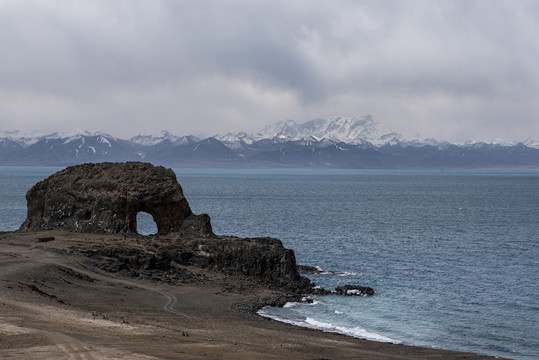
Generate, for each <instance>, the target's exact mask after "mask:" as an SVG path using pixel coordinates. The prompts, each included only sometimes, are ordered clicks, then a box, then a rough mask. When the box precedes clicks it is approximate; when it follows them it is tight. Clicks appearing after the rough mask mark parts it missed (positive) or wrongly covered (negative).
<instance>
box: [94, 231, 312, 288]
mask: <svg viewBox="0 0 539 360" xmlns="http://www.w3.org/2000/svg"><path fill="white" fill-rule="evenodd" d="M86 255H87V256H89V257H90V258H93V259H95V260H98V261H100V262H101V263H102V264H103V265H102V268H103V270H107V271H113V272H125V273H126V274H129V275H131V276H138V275H139V274H141V273H143V272H144V271H149V270H159V271H161V272H172V273H174V271H175V270H178V269H180V268H181V267H182V266H189V267H191V266H192V267H197V268H202V269H207V270H211V271H214V272H218V273H224V274H227V275H236V276H237V275H239V276H245V277H248V278H249V279H252V280H255V281H257V282H259V283H261V284H265V285H270V286H271V287H273V288H276V289H280V290H285V291H287V292H290V293H309V292H311V289H312V287H313V286H314V284H312V282H311V281H310V280H309V279H307V278H304V277H302V276H301V275H300V274H299V273H298V271H297V268H296V258H295V255H294V251H292V250H290V249H286V248H285V247H284V246H283V244H282V243H281V241H280V240H277V239H272V238H247V239H241V238H235V237H222V236H216V237H211V238H209V237H198V238H181V237H178V238H177V239H176V240H172V239H161V238H160V237H156V238H154V239H152V241H151V246H134V244H133V243H132V242H130V241H128V240H127V241H119V242H111V243H110V244H107V245H106V246H99V245H96V246H95V249H92V250H90V251H87V252H86Z"/></svg>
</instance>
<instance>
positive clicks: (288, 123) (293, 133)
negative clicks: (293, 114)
mask: <svg viewBox="0 0 539 360" xmlns="http://www.w3.org/2000/svg"><path fill="white" fill-rule="evenodd" d="M297 134H298V124H296V122H295V121H294V120H290V119H288V120H281V121H278V122H276V123H274V124H271V125H268V126H266V127H265V128H264V129H262V131H260V133H259V134H257V135H260V137H262V138H269V139H274V138H280V139H289V138H295V137H297Z"/></svg>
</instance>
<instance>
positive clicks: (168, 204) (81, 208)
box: [20, 162, 213, 236]
mask: <svg viewBox="0 0 539 360" xmlns="http://www.w3.org/2000/svg"><path fill="white" fill-rule="evenodd" d="M26 200H27V203H28V216H27V218H26V221H25V222H24V223H23V224H22V225H21V227H20V230H21V231H35V230H53V229H66V230H72V231H80V232H104V233H136V232H137V217H136V216H137V213H138V212H140V211H144V212H147V213H149V214H150V215H152V217H153V219H154V221H155V223H156V225H157V230H158V233H159V234H161V235H162V234H168V233H170V232H175V233H181V234H183V235H185V236H189V235H193V236H194V235H213V233H212V228H211V224H210V219H209V217H208V215H194V214H193V213H192V211H191V209H190V207H189V204H188V203H187V200H186V199H185V197H184V196H183V191H182V188H181V186H180V184H179V183H178V181H177V180H176V175H175V174H174V172H173V171H172V170H171V169H165V168H164V167H161V166H153V165H151V164H148V163H141V162H127V163H99V164H83V165H78V166H72V167H68V168H66V169H64V170H62V171H59V172H57V173H55V174H53V175H51V176H50V177H48V178H47V179H45V180H43V181H41V182H39V183H37V184H36V185H34V186H33V187H32V188H31V189H30V190H29V191H28V193H27V194H26Z"/></svg>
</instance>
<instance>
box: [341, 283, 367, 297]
mask: <svg viewBox="0 0 539 360" xmlns="http://www.w3.org/2000/svg"><path fill="white" fill-rule="evenodd" d="M335 294H338V295H346V296H371V295H374V290H373V289H372V288H370V287H368V286H358V285H343V286H337V287H336V288H335Z"/></svg>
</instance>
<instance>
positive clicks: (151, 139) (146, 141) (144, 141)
mask: <svg viewBox="0 0 539 360" xmlns="http://www.w3.org/2000/svg"><path fill="white" fill-rule="evenodd" d="M178 140H180V137H178V136H176V135H172V134H171V133H169V132H168V131H166V130H163V131H161V132H160V133H158V134H139V135H137V136H134V137H132V138H131V139H130V141H131V142H132V143H133V144H136V145H141V146H154V145H158V144H160V143H162V142H167V141H168V142H170V143H173V142H175V141H178Z"/></svg>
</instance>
